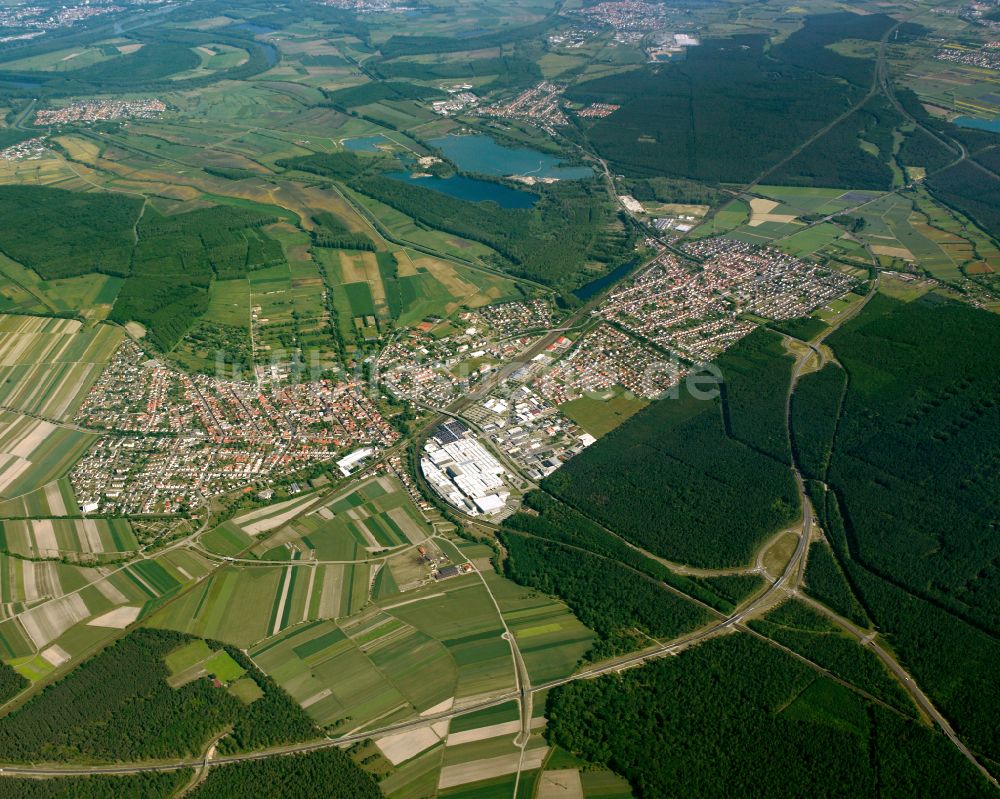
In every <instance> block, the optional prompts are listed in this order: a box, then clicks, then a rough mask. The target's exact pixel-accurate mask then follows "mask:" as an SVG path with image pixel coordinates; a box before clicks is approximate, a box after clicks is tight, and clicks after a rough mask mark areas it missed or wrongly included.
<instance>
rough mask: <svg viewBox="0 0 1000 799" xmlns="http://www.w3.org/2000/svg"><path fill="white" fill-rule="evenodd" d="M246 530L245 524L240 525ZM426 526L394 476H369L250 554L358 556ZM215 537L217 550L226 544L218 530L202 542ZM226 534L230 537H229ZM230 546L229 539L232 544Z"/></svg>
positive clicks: (418, 536)
mask: <svg viewBox="0 0 1000 799" xmlns="http://www.w3.org/2000/svg"><path fill="white" fill-rule="evenodd" d="M243 529H244V530H246V529H247V528H246V526H245V525H244V526H243ZM431 532H432V531H431V528H430V526H429V525H428V524H427V522H426V521H425V520H424V518H423V516H422V515H421V514H420V511H419V510H418V509H417V508H416V507H415V506H414V505H413V502H412V501H411V500H410V496H409V494H407V493H406V490H405V489H404V488H403V486H402V485H401V484H400V483H399V481H398V480H397V479H396V478H394V477H389V476H386V475H383V476H381V477H377V478H372V479H370V480H368V481H366V482H364V483H362V484H361V485H360V486H358V487H357V488H355V489H354V490H352V491H351V492H350V493H347V494H344V495H342V496H340V497H336V498H334V500H333V501H332V502H328V503H326V504H323V505H321V506H319V507H317V508H315V509H313V510H311V511H309V512H308V513H306V514H305V515H303V516H299V517H298V518H296V519H294V520H293V521H291V523H290V524H289V525H288V526H286V527H282V528H280V529H276V530H275V532H274V533H273V534H272V535H270V536H267V537H263V538H262V539H261V540H260V541H259V542H258V543H257V545H256V546H254V547H253V548H252V549H251V550H250V552H251V554H252V555H254V556H256V557H259V558H261V559H263V560H274V559H285V558H286V557H287V555H285V554H284V553H282V552H281V551H280V548H281V547H285V548H288V547H291V548H293V549H295V550H296V551H298V552H299V553H300V557H301V558H302V559H304V560H322V561H331V560H342V561H350V560H363V559H365V558H366V557H369V556H370V555H372V554H377V553H381V552H385V551H386V550H391V549H396V548H398V547H403V546H408V545H413V544H419V543H422V542H423V541H425V540H426V539H427V538H428V537H429V536H430V535H431ZM216 538H217V539H220V540H218V541H217V545H218V547H219V548H218V549H215V551H218V552H220V554H230V553H229V552H227V551H225V550H226V549H227V542H226V541H225V540H221V539H224V538H226V536H225V535H224V534H222V533H220V534H219V536H216V537H214V538H213V539H210V537H209V536H206V537H205V539H204V542H205V544H206V546H209V545H210V543H209V542H210V541H211V540H215V539H216ZM230 538H231V537H230ZM232 543H233V544H234V545H235V542H232Z"/></svg>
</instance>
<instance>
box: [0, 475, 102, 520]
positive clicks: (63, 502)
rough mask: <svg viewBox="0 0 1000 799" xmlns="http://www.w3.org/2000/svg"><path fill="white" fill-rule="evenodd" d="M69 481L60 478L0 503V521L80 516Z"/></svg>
mask: <svg viewBox="0 0 1000 799" xmlns="http://www.w3.org/2000/svg"><path fill="white" fill-rule="evenodd" d="M82 515H83V514H82V512H81V511H80V506H79V504H78V503H77V501H76V495H75V494H74V493H73V486H72V485H70V482H69V479H68V478H65V477H61V478H59V479H58V480H54V481H52V482H51V483H46V484H45V485H44V486H42V487H41V488H36V489H35V490H34V491H29V492H28V493H26V494H22V495H20V496H19V497H16V498H14V499H8V500H3V501H0V519H28V518H54V517H59V516H76V517H79V516H82Z"/></svg>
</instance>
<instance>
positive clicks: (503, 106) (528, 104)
mask: <svg viewBox="0 0 1000 799" xmlns="http://www.w3.org/2000/svg"><path fill="white" fill-rule="evenodd" d="M564 91H566V87H565V86H559V85H557V84H555V83H550V82H549V81H542V82H541V83H539V84H538V85H537V86H532V87H531V88H530V89H525V90H524V91H523V92H521V93H520V94H519V95H517V97H515V98H514V99H513V100H508V101H507V102H503V103H495V104H494V105H490V106H487V107H485V108H483V109H482V110H481V111H480V113H481V114H483V115H484V116H491V117H499V118H500V119H510V120H517V121H520V122H530V123H532V124H533V125H537V126H538V127H540V128H542V130H550V129H551V128H553V127H557V126H561V125H566V124H568V122H569V120H568V119H567V118H566V114H565V113H564V112H563V110H562V107H561V105H560V101H561V99H562V93H563V92H564Z"/></svg>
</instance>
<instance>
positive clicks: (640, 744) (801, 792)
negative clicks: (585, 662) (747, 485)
mask: <svg viewBox="0 0 1000 799" xmlns="http://www.w3.org/2000/svg"><path fill="white" fill-rule="evenodd" d="M546 715H547V716H548V718H549V723H550V727H549V730H550V731H549V735H550V737H551V739H552V741H553V742H555V743H557V744H558V745H560V746H561V747H563V748H565V749H567V750H569V751H570V752H573V753H574V754H576V755H577V756H579V757H582V758H583V759H585V760H588V761H590V762H593V763H598V764H601V765H606V766H609V767H610V768H612V769H613V770H614V771H617V772H618V773H619V774H622V775H623V776H625V777H626V778H627V779H628V780H629V782H630V783H631V784H632V787H633V790H634V791H635V793H636V796H638V797H640V799H654V798H655V799H664V797H688V796H698V797H727V798H728V797H733V796H766V797H769V799H777V798H778V797H801V796H824V797H844V799H856V797H859V796H873V797H885V799H909V798H910V797H926V799H939V797H942V796H961V797H966V798H967V799H972V798H973V797H980V796H982V797H985V796H992V795H993V794H992V792H991V790H992V789H991V788H990V787H989V785H988V784H987V783H986V781H985V780H984V779H983V778H982V777H981V776H980V774H979V773H978V772H977V771H976V770H975V769H974V767H973V766H971V765H970V764H969V763H968V761H966V760H965V758H964V757H962V755H961V754H960V753H959V752H958V750H956V749H955V748H954V746H952V744H951V742H949V741H948V740H947V739H946V738H945V737H944V736H943V735H940V734H939V733H937V732H935V731H933V730H931V729H930V728H928V727H925V726H923V725H921V724H918V723H917V722H914V721H911V720H909V719H907V718H904V717H901V716H900V715H898V714H897V713H896V712H894V711H890V710H887V709H885V708H883V707H882V706H880V705H876V704H874V703H871V702H869V701H867V700H865V699H864V698H863V697H861V696H860V695H858V694H856V693H854V692H852V691H851V690H849V689H847V688H844V687H843V686H841V685H839V684H837V683H834V682H833V681H831V680H829V679H827V678H824V677H821V676H819V675H818V674H817V673H816V672H815V671H814V670H813V669H811V668H810V667H809V666H807V665H805V664H803V663H801V662H799V661H797V660H795V659H794V658H792V657H791V656H790V655H788V654H786V653H784V652H781V651H779V650H777V649H774V648H772V647H770V646H769V645H768V644H766V643H764V642H762V641H760V640H758V639H755V638H752V637H750V636H747V635H728V636H724V637H722V638H717V639H715V640H712V641H709V642H707V643H704V644H700V645H699V646H697V647H695V648H693V649H690V650H688V651H686V652H684V653H682V654H681V655H680V656H679V657H673V658H664V659H662V660H658V661H655V662H652V663H649V664H647V665H645V666H643V667H642V668H639V669H631V670H629V671H626V672H623V673H622V674H619V675H610V676H605V677H601V678H600V679H597V680H579V681H576V682H572V683H569V684H567V685H564V686H560V687H558V688H555V689H553V690H552V691H551V693H550V694H549V699H548V703H547V706H546Z"/></svg>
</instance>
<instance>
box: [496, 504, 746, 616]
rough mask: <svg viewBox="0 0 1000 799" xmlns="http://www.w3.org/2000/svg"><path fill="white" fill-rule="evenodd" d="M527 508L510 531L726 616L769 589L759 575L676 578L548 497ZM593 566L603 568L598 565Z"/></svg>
mask: <svg viewBox="0 0 1000 799" xmlns="http://www.w3.org/2000/svg"><path fill="white" fill-rule="evenodd" d="M524 506H525V508H526V509H527V510H526V511H525V510H522V511H520V512H518V513H515V514H514V515H513V516H511V517H510V518H508V519H506V520H505V521H504V527H505V528H508V529H510V530H516V531H518V532H521V533H526V534H528V535H530V536H533V537H535V538H541V539H546V540H548V541H554V542H557V543H560V544H567V545H569V546H570V547H573V548H575V549H580V550H585V551H587V552H591V553H593V554H595V555H600V556H601V557H602V558H606V559H609V560H614V561H618V562H619V563H621V564H624V565H625V566H627V567H629V568H630V569H634V570H635V571H638V572H642V573H643V574H646V575H648V576H650V577H653V578H654V579H656V580H660V581H662V582H665V583H667V584H668V585H670V586H671V587H673V588H676V589H677V590H678V591H682V592H684V593H685V594H688V595H689V596H692V597H694V598H696V599H697V600H699V601H701V602H704V603H705V604H706V605H710V606H712V607H713V608H715V609H716V610H720V611H722V612H724V613H729V612H731V611H732V610H733V609H734V608H735V607H736V605H737V604H738V603H739V602H740V601H741V600H743V599H744V598H745V597H746V596H747V595H748V594H750V593H753V592H754V591H755V590H757V589H758V588H760V586H761V585H762V583H763V581H762V580H761V579H760V578H759V577H756V576H755V575H727V576H722V577H711V578H696V577H688V576H686V575H682V574H677V573H675V572H672V571H671V570H670V569H668V568H667V567H666V566H664V565H663V564H662V563H660V562H659V561H656V560H654V559H652V558H650V557H647V556H646V555H643V554H642V553H641V552H639V551H638V550H636V549H635V547H633V546H630V545H629V544H628V543H627V542H626V541H624V540H623V539H621V538H619V537H617V536H615V535H614V534H612V533H610V532H608V531H607V530H605V529H604V528H603V527H601V526H600V525H599V524H597V523H596V522H595V521H593V520H592V519H588V518H587V517H586V516H584V515H583V514H582V513H579V512H578V511H576V510H574V509H573V508H571V507H570V506H569V505H567V504H566V503H564V502H560V501H559V500H557V499H555V498H554V497H553V496H551V495H550V494H547V493H545V492H544V491H531V492H529V493H528V494H526V495H525V497H524ZM591 563H594V564H595V565H596V566H597V567H598V568H599V567H600V566H599V564H598V563H597V561H591Z"/></svg>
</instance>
